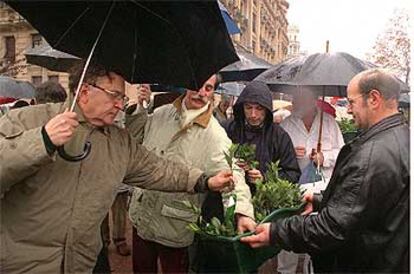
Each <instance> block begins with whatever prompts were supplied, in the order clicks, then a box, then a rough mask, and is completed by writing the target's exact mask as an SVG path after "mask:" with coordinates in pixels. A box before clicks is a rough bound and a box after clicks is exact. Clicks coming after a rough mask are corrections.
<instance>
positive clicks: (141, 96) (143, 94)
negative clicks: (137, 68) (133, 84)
mask: <svg viewBox="0 0 414 274" xmlns="http://www.w3.org/2000/svg"><path fill="white" fill-rule="evenodd" d="M137 98H138V104H140V105H141V106H144V108H145V105H144V104H147V105H148V103H149V102H150V100H151V88H150V85H148V84H142V85H140V86H139V88H138V97H137ZM144 102H145V103H144Z"/></svg>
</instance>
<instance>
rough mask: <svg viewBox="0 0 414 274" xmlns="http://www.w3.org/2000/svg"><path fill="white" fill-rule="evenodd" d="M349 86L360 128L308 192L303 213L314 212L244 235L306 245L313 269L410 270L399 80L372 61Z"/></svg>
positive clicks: (299, 248)
mask: <svg viewBox="0 0 414 274" xmlns="http://www.w3.org/2000/svg"><path fill="white" fill-rule="evenodd" d="M347 92H348V101H349V106H348V113H350V114H352V116H353V117H354V120H355V123H356V125H357V126H358V127H359V128H360V129H362V133H361V134H360V135H359V136H358V138H356V139H354V140H353V141H352V142H351V143H349V144H347V145H345V146H344V147H343V148H342V149H341V152H340V153H339V156H338V159H337V162H336V166H335V169H334V173H333V175H332V177H331V181H330V182H329V185H328V187H327V189H326V191H325V192H324V194H323V197H321V196H319V195H312V194H308V195H306V197H305V198H306V199H307V201H308V205H307V210H306V212H305V213H310V212H311V211H317V212H318V214H315V215H314V214H312V215H302V216H294V217H290V218H287V219H281V220H278V221H276V222H273V223H271V224H265V225H260V226H258V227H257V229H256V232H257V235H255V236H251V237H246V238H244V239H242V241H243V242H246V243H250V245H251V246H253V247H259V246H262V245H267V244H272V245H278V246H280V247H282V248H284V249H286V250H293V251H294V252H307V253H309V254H311V256H312V261H313V264H314V268H315V272H316V273H363V272H371V273H409V193H410V187H409V183H410V166H409V146H410V144H409V128H408V125H407V124H406V122H405V119H404V117H403V116H402V115H401V114H399V113H398V98H399V95H400V83H399V81H398V80H397V79H396V78H395V76H393V75H391V74H389V73H387V72H384V71H382V70H379V69H372V70H367V71H364V72H361V73H359V74H358V75H356V76H355V77H354V78H353V79H352V80H351V82H350V83H349V85H348V90H347ZM321 198H322V199H321Z"/></svg>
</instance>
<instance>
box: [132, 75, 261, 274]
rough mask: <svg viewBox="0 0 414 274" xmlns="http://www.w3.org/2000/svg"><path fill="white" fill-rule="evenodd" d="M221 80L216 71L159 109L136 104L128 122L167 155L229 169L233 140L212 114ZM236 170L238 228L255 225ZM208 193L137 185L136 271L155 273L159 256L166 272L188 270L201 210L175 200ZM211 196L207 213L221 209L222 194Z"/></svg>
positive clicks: (195, 199) (209, 168) (196, 199)
mask: <svg viewBox="0 0 414 274" xmlns="http://www.w3.org/2000/svg"><path fill="white" fill-rule="evenodd" d="M217 85H218V79H217V77H216V75H213V76H211V77H210V78H209V79H208V80H207V81H206V82H205V83H204V85H203V86H202V87H201V88H200V89H199V90H198V91H192V90H187V91H186V94H185V95H183V96H181V97H179V98H178V99H176V100H175V101H174V102H173V103H172V104H168V105H164V106H162V107H160V108H158V109H156V110H155V111H154V114H153V115H150V116H148V115H147V113H146V111H145V110H144V109H143V108H142V107H141V106H138V110H136V112H135V114H136V115H131V116H128V115H127V119H126V128H127V129H128V130H129V131H130V132H131V133H132V134H133V136H135V137H136V138H139V139H142V138H143V145H144V146H145V147H146V148H147V149H148V150H150V151H154V152H155V153H156V154H157V155H159V156H161V157H163V158H165V159H170V160H174V161H177V162H180V163H183V164H185V165H188V166H192V167H197V168H200V169H201V170H203V171H205V172H206V174H215V173H216V172H217V171H218V170H222V169H226V168H228V163H227V162H226V160H225V157H224V152H226V151H228V150H229V148H230V145H231V141H230V139H229V138H228V137H227V134H226V132H225V131H224V129H223V128H222V127H221V126H220V124H219V123H218V121H217V120H216V119H215V118H214V116H213V108H214V107H213V104H212V102H211V98H212V96H213V93H214V90H215V86H217ZM138 93H139V96H138V101H139V102H142V101H144V100H145V101H149V99H150V93H151V92H150V90H149V87H148V85H147V86H145V85H143V86H142V87H141V88H140V89H139V92H138ZM134 107H135V106H131V108H134ZM127 112H128V111H127ZM233 175H234V178H235V180H236V181H237V184H236V187H235V193H236V194H237V202H236V213H237V216H238V217H237V221H238V229H239V230H240V231H245V230H254V228H255V222H254V221H253V219H254V214H253V206H252V204H251V202H250V199H251V194H250V190H249V187H248V186H247V184H246V183H245V181H244V174H243V173H242V172H240V171H238V170H235V171H234V172H233ZM214 197H215V198H216V197H217V196H214ZM205 199H206V197H205V195H198V194H187V193H163V192H160V191H154V190H143V189H140V188H136V189H135V191H134V194H133V196H132V198H131V202H130V209H129V215H130V219H131V221H132V223H133V225H134V232H133V233H134V235H133V268H134V273H157V271H159V270H157V261H158V259H159V261H160V263H161V268H162V271H163V273H187V272H188V265H189V259H188V247H189V246H190V245H191V244H192V242H193V238H194V234H193V232H191V231H190V230H188V229H187V225H188V224H189V223H191V222H194V221H196V220H197V218H198V216H197V215H196V214H194V213H193V212H191V211H190V210H184V209H182V208H178V206H177V205H176V202H177V201H186V200H187V201H190V202H192V203H193V204H195V205H196V206H198V207H201V206H202V205H203V202H204V201H205ZM211 199H212V196H208V197H207V200H209V202H208V203H207V204H208V206H205V205H206V203H205V204H204V206H203V211H206V213H207V214H205V216H206V215H209V216H211V215H218V216H220V215H223V214H222V213H223V206H222V201H221V197H220V198H219V199H218V200H217V199H215V200H214V201H213V200H211ZM144 209H145V210H144ZM215 213H217V214H215Z"/></svg>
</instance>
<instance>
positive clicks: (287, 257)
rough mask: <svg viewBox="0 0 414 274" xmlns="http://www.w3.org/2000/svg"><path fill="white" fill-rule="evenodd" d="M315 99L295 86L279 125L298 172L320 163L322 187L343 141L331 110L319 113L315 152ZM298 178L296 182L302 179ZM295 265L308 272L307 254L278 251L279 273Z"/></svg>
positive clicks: (319, 111)
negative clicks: (289, 142)
mask: <svg viewBox="0 0 414 274" xmlns="http://www.w3.org/2000/svg"><path fill="white" fill-rule="evenodd" d="M316 102H317V96H316V95H315V94H314V93H312V92H311V91H309V90H306V89H300V90H298V91H297V92H296V93H295V94H294V96H293V101H292V106H293V110H292V114H291V115H290V116H289V117H287V118H286V119H284V120H283V121H282V123H281V124H280V125H281V127H282V128H283V129H284V130H285V131H286V132H287V133H288V134H289V136H290V138H291V139H292V143H293V146H294V147H295V152H296V157H297V160H298V164H299V167H300V169H301V171H302V176H306V174H307V172H305V169H306V168H307V167H309V165H310V163H311V162H314V166H315V167H317V166H320V171H321V173H322V178H323V179H324V180H323V181H324V183H322V188H324V187H326V185H327V183H328V182H329V179H330V178H331V175H332V172H333V168H334V166H335V162H336V158H337V157H338V153H339V151H340V150H341V148H342V146H343V145H344V139H343V137H342V133H341V130H340V128H339V126H338V124H337V122H336V121H335V118H334V117H333V116H332V115H331V114H328V113H323V117H322V119H323V120H322V138H321V144H322V146H321V151H320V152H319V153H317V152H316V151H317V145H318V139H319V128H320V124H321V114H322V111H321V110H320V109H319V108H318V107H317V104H316ZM301 179H302V178H301ZM301 179H300V180H299V182H301V181H302V182H303V180H301ZM305 181H306V180H305ZM298 265H300V266H299V268H300V270H301V272H302V271H303V273H310V272H311V270H310V269H311V262H310V257H309V256H308V255H304V254H295V253H293V252H287V251H284V250H283V251H282V252H281V253H280V254H279V256H278V271H279V272H280V273H296V270H297V269H298ZM302 267H303V270H302V269H301V268H302Z"/></svg>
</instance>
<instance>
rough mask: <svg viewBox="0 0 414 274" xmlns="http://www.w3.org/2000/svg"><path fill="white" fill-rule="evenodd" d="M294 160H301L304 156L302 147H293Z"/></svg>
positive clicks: (304, 152) (304, 150) (304, 151)
mask: <svg viewBox="0 0 414 274" xmlns="http://www.w3.org/2000/svg"><path fill="white" fill-rule="evenodd" d="M295 152H296V158H303V157H305V155H306V148H305V147H303V146H297V147H295Z"/></svg>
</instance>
